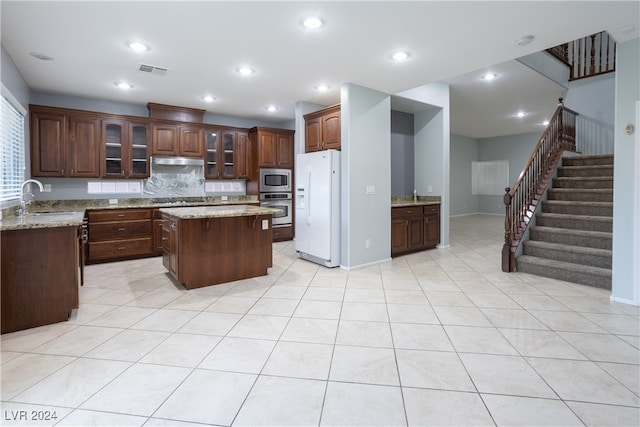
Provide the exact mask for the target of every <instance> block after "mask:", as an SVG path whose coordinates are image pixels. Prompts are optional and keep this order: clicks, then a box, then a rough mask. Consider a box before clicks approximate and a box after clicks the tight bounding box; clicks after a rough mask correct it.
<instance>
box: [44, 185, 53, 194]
mask: <svg viewBox="0 0 640 427" xmlns="http://www.w3.org/2000/svg"><path fill="white" fill-rule="evenodd" d="M43 187H44V190H42V191H43V192H44V193H51V184H44V185H43Z"/></svg>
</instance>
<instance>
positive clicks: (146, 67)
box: [138, 64, 167, 76]
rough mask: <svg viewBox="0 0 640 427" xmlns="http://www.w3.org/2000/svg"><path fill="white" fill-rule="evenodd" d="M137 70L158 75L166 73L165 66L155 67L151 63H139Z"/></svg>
mask: <svg viewBox="0 0 640 427" xmlns="http://www.w3.org/2000/svg"><path fill="white" fill-rule="evenodd" d="M138 71H142V72H144V73H151V74H157V75H159V76H164V75H165V74H166V73H167V69H166V68H162V67H156V66H153V65H146V64H140V67H139V68H138Z"/></svg>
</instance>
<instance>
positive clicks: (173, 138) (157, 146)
mask: <svg viewBox="0 0 640 427" xmlns="http://www.w3.org/2000/svg"><path fill="white" fill-rule="evenodd" d="M152 135H153V136H152V138H151V154H152V155H158V156H175V155H177V153H178V126H176V125H166V124H159V123H154V124H153V126H152Z"/></svg>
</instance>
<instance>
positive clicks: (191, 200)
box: [0, 196, 279, 231]
mask: <svg viewBox="0 0 640 427" xmlns="http://www.w3.org/2000/svg"><path fill="white" fill-rule="evenodd" d="M259 203H260V202H259V201H258V197H257V196H228V198H227V200H222V197H220V196H215V197H178V198H168V197H163V198H132V199H118V203H117V204H109V200H107V199H86V200H84V199H83V200H36V201H35V202H33V203H32V204H31V206H29V210H30V211H31V213H29V214H28V215H26V216H23V217H17V216H15V210H16V207H12V208H7V209H3V211H2V212H3V216H2V219H1V220H0V230H1V231H5V230H27V229H30V228H53V227H74V226H78V225H81V224H82V220H83V218H84V214H85V211H87V210H97V209H130V208H167V207H175V206H181V207H182V206H184V207H186V206H220V207H232V206H238V205H240V204H249V205H251V204H253V205H256V206H257V205H258V204H259ZM276 212H279V211H276Z"/></svg>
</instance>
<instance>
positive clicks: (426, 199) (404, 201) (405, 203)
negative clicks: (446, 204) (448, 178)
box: [391, 196, 442, 208]
mask: <svg viewBox="0 0 640 427" xmlns="http://www.w3.org/2000/svg"><path fill="white" fill-rule="evenodd" d="M441 203H442V202H441V200H440V196H418V200H416V201H415V202H414V201H413V196H391V207H392V208H404V207H410V206H426V205H439V204H441Z"/></svg>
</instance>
